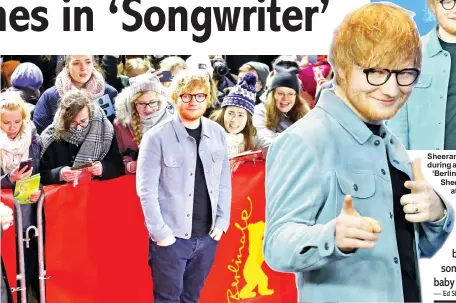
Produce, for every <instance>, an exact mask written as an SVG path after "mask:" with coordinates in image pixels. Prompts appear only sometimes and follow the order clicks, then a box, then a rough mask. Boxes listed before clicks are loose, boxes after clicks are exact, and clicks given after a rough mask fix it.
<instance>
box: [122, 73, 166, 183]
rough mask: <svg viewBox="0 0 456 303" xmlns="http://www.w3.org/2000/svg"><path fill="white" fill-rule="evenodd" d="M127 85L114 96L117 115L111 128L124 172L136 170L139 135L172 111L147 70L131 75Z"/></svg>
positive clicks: (162, 92)
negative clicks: (122, 161)
mask: <svg viewBox="0 0 456 303" xmlns="http://www.w3.org/2000/svg"><path fill="white" fill-rule="evenodd" d="M130 82H131V86H129V87H127V88H125V89H124V90H123V91H122V92H121V93H120V94H119V95H118V96H117V99H116V112H117V118H116V120H114V130H115V132H116V137H117V142H118V144H119V149H120V153H121V154H122V156H123V160H124V164H125V172H126V173H127V174H134V173H135V172H136V160H137V158H138V152H139V146H140V144H141V139H142V137H143V135H144V134H145V133H146V131H148V130H149V129H151V128H152V127H153V126H155V125H157V124H158V123H160V122H162V121H165V120H166V119H168V118H170V117H171V116H172V115H173V112H174V108H173V107H172V106H170V103H169V102H170V97H169V95H168V93H167V91H166V89H165V88H164V87H163V86H162V85H161V84H160V82H159V80H158V78H157V76H155V75H154V74H151V73H146V74H144V75H141V76H138V77H135V78H131V79H130Z"/></svg>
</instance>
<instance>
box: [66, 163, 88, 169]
mask: <svg viewBox="0 0 456 303" xmlns="http://www.w3.org/2000/svg"><path fill="white" fill-rule="evenodd" d="M87 167H92V163H86V164H82V165H78V166H73V167H70V170H80V169H83V168H87Z"/></svg>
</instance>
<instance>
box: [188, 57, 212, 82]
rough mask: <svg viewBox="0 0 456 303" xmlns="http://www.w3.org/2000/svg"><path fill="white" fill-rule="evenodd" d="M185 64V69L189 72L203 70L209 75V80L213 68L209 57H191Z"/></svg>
mask: <svg viewBox="0 0 456 303" xmlns="http://www.w3.org/2000/svg"><path fill="white" fill-rule="evenodd" d="M185 63H186V64H187V69H188V70H190V71H198V70H205V71H207V72H208V73H209V75H211V78H212V75H213V74H214V68H213V67H212V64H211V59H209V56H205V55H192V56H190V57H188V58H187V60H186V61H185Z"/></svg>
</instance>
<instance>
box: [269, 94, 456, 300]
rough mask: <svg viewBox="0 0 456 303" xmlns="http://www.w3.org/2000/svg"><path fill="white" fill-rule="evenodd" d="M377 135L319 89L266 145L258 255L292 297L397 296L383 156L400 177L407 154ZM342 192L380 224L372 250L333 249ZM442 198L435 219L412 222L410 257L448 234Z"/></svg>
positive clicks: (432, 249) (427, 252)
mask: <svg viewBox="0 0 456 303" xmlns="http://www.w3.org/2000/svg"><path fill="white" fill-rule="evenodd" d="M381 133H382V136H376V135H374V134H373V133H372V132H371V131H370V130H369V128H368V127H367V126H366V125H365V124H364V122H363V121H362V120H361V119H360V118H359V117H358V116H356V114H355V113H354V112H353V111H352V110H351V109H350V108H349V107H348V106H347V105H346V104H345V103H344V102H343V101H342V100H341V99H340V98H338V97H337V96H336V95H335V94H334V93H333V92H332V91H330V90H324V91H323V92H322V94H321V97H320V100H319V102H318V104H317V106H316V107H315V108H314V109H313V110H312V111H310V113H309V114H307V115H306V116H305V117H304V118H302V119H301V120H299V121H298V122H296V123H295V124H293V126H291V127H290V128H289V129H287V130H286V131H285V132H284V133H282V135H281V136H280V137H279V138H277V140H276V141H275V142H274V143H273V144H272V145H271V147H270V148H269V153H268V157H267V160H266V184H265V186H266V228H265V235H264V244H263V245H264V247H263V253H264V257H265V261H266V262H267V264H268V265H269V266H270V267H271V268H272V269H274V270H277V271H281V272H293V273H295V275H296V279H297V289H298V297H299V298H298V302H347V301H348V302H403V301H404V298H403V293H402V277H401V264H400V260H399V253H398V248H397V243H396V231H395V223H394V215H393V214H394V205H393V192H392V185H391V179H390V174H389V168H388V162H387V161H388V158H387V153H388V156H389V159H390V161H391V164H392V165H393V166H394V167H396V168H397V169H399V170H401V171H403V172H405V173H406V174H407V175H408V176H409V177H410V178H412V177H413V176H412V169H411V160H410V158H409V156H408V154H407V151H406V150H405V148H404V147H403V145H402V144H401V143H400V142H399V140H398V139H397V137H395V136H394V134H392V133H391V131H390V130H389V129H388V128H387V127H385V125H382V126H381ZM385 151H386V152H385ZM385 171H386V173H383V172H385ZM412 180H413V179H412ZM347 194H350V195H351V196H352V197H353V204H354V207H355V209H356V210H357V211H358V212H359V213H360V215H361V216H367V217H372V218H374V219H376V220H377V221H378V222H379V223H380V225H381V228H382V232H381V233H380V234H379V237H378V240H377V241H376V243H375V247H374V248H373V249H358V250H356V251H355V252H354V253H350V254H345V253H342V252H341V251H340V250H339V249H338V248H337V246H336V241H335V228H336V224H335V223H336V220H335V219H336V218H337V216H338V215H339V214H340V212H341V209H342V206H343V201H344V197H345V195H347ZM445 204H446V208H447V213H446V215H445V217H444V218H442V219H441V220H439V221H437V222H432V223H430V222H428V223H421V224H415V225H414V227H415V247H413V250H414V253H415V254H416V258H417V260H418V259H419V258H420V257H428V258H429V257H431V256H433V255H434V254H435V253H436V252H437V251H438V250H439V248H440V247H441V246H442V245H443V243H444V242H445V241H446V239H447V237H448V236H449V233H450V232H451V230H452V228H453V225H454V223H453V222H454V212H453V209H452V208H451V205H450V204H448V203H446V202H445ZM418 263H419V262H416V266H417V273H418V277H419V271H418ZM417 282H418V283H419V281H417Z"/></svg>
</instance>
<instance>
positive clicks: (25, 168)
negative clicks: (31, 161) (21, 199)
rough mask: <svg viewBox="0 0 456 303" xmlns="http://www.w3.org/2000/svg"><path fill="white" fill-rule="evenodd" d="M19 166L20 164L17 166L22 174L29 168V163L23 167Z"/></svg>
mask: <svg viewBox="0 0 456 303" xmlns="http://www.w3.org/2000/svg"><path fill="white" fill-rule="evenodd" d="M19 167H20V166H18V167H17V168H18V170H19V173H20V174H23V173H25V172H26V171H27V170H28V165H26V166H24V167H22V168H21V169H19Z"/></svg>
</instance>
